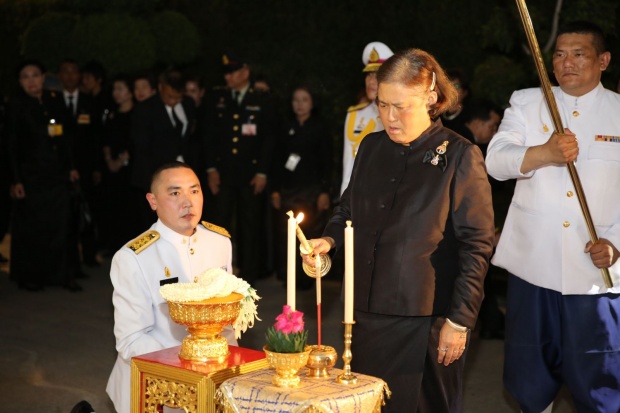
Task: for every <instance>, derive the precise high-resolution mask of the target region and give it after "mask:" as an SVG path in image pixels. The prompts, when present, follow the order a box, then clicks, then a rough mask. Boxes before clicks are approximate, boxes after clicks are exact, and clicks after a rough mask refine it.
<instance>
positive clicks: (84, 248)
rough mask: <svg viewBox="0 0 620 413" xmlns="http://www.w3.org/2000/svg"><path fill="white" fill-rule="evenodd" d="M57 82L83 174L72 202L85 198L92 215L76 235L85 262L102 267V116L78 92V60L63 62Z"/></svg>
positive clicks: (77, 258)
mask: <svg viewBox="0 0 620 413" xmlns="http://www.w3.org/2000/svg"><path fill="white" fill-rule="evenodd" d="M58 80H59V81H60V83H61V84H62V87H63V90H62V95H63V96H64V100H65V106H66V111H67V118H66V119H67V121H66V125H65V126H66V128H67V131H68V133H69V134H70V136H71V137H72V149H73V156H74V160H75V166H76V168H77V170H78V172H79V174H80V180H79V185H76V186H75V188H74V194H73V197H74V199H73V202H74V204H76V205H77V204H78V203H79V202H80V201H79V198H80V197H84V198H85V201H86V202H87V203H88V205H89V208H90V211H91V213H92V215H91V219H92V221H91V223H90V225H86V226H84V227H83V228H79V222H77V221H79V217H76V224H75V226H76V230H75V232H76V233H77V236H78V238H79V244H80V246H81V252H82V254H81V255H82V262H83V263H84V264H86V265H88V266H99V265H100V264H99V262H98V260H97V258H96V256H97V242H98V240H97V220H98V218H99V209H98V204H97V201H98V199H97V191H98V190H99V188H98V186H99V184H100V183H101V170H102V167H103V159H102V156H101V138H102V136H101V134H102V123H101V114H98V113H96V112H95V107H94V101H93V99H92V98H91V97H90V96H89V95H87V94H85V93H83V92H81V91H80V90H79V86H80V82H81V73H80V68H79V66H78V64H77V62H76V61H75V60H72V59H64V60H63V61H62V62H61V63H60V66H59V68H58ZM78 192H81V193H82V194H79V193H78ZM74 206H75V205H74ZM75 215H77V213H76V214H75ZM74 259H75V260H76V261H78V265H79V255H76V256H75V257H74ZM78 276H79V277H84V276H85V274H84V273H83V272H82V271H79V273H78Z"/></svg>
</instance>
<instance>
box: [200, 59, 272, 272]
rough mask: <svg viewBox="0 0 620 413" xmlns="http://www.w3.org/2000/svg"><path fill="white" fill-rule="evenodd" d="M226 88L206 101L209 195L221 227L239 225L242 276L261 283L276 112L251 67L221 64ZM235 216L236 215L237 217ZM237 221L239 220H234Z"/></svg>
mask: <svg viewBox="0 0 620 413" xmlns="http://www.w3.org/2000/svg"><path fill="white" fill-rule="evenodd" d="M222 66H223V70H224V79H225V80H226V87H222V88H217V89H215V90H214V91H213V92H212V93H211V94H210V96H209V98H208V101H207V105H208V106H207V110H208V112H209V116H208V121H207V131H206V137H205V149H206V154H205V157H206V161H207V165H206V167H207V173H208V184H209V190H210V191H211V193H212V194H213V195H214V196H215V200H216V209H217V212H216V216H215V217H214V220H215V221H216V223H217V224H218V225H222V226H223V227H226V228H231V227H232V226H233V225H232V224H233V221H234V222H236V231H237V239H238V240H239V252H240V254H239V255H240V258H241V259H240V262H239V263H238V265H239V267H240V270H241V276H242V277H243V278H244V279H245V280H246V281H248V282H250V283H251V282H252V281H254V280H256V279H257V278H258V275H259V274H258V272H259V262H260V257H259V246H260V239H261V238H260V228H261V219H262V216H263V214H262V208H263V207H264V204H265V201H264V189H265V186H266V185H267V179H268V176H267V174H268V172H269V170H270V168H271V161H272V153H273V150H274V144H275V129H276V128H275V111H274V108H273V104H272V103H271V100H270V98H269V95H268V94H265V93H263V92H260V91H257V90H254V89H253V88H252V87H251V84H250V66H249V65H248V64H247V63H246V62H245V61H244V60H243V59H240V58H237V57H234V56H232V55H224V56H223V58H222ZM235 214H236V215H235ZM233 218H234V219H233Z"/></svg>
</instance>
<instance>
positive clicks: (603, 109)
mask: <svg viewBox="0 0 620 413" xmlns="http://www.w3.org/2000/svg"><path fill="white" fill-rule="evenodd" d="M610 60H611V54H610V52H609V51H608V49H607V47H606V44H605V34H604V33H603V31H602V30H601V28H600V27H598V26H597V25H595V24H593V23H591V22H585V21H577V22H571V23H568V24H567V25H566V26H564V27H562V28H560V29H559V30H558V35H557V37H556V43H555V51H554V53H553V60H552V61H553V73H554V75H555V78H556V80H557V81H558V84H559V87H553V88H552V92H553V98H554V99H555V101H556V103H557V108H558V112H559V114H560V117H561V121H562V125H563V126H564V128H565V129H564V133H557V132H554V131H553V122H552V120H551V117H550V114H549V111H548V110H547V107H546V103H545V100H544V96H543V94H542V92H541V89H540V88H532V89H526V90H519V91H516V92H514V93H513V95H512V97H511V98H510V107H509V108H508V109H506V111H505V112H504V118H503V120H502V122H501V124H500V126H499V132H498V133H497V134H496V135H495V136H494V137H493V139H492V140H491V143H490V144H489V147H488V150H487V158H486V163H487V168H488V171H489V174H490V175H491V176H493V177H494V178H495V179H498V180H506V179H516V180H517V183H516V187H515V192H514V197H513V198H512V203H511V204H510V209H509V211H508V216H507V218H506V223H505V225H504V228H503V231H502V236H501V238H500V240H499V244H498V246H497V251H496V253H495V255H494V257H493V263H494V264H495V265H497V266H499V267H503V268H505V269H506V270H507V271H508V272H510V273H511V275H510V276H509V278H508V296H507V304H506V307H507V313H506V338H505V342H506V346H505V359H504V384H505V386H506V388H507V389H508V391H509V392H510V394H511V395H512V396H513V397H514V398H515V399H516V400H517V401H518V403H519V406H520V408H521V410H522V411H523V412H526V413H538V412H542V411H544V412H551V410H552V407H553V401H554V399H555V397H556V395H557V394H558V392H559V390H560V388H561V387H563V386H566V388H568V390H569V392H570V394H571V395H572V398H573V401H574V403H575V406H576V408H577V411H579V412H607V413H612V412H614V413H615V412H618V411H620V334H618V332H619V331H620V321H619V319H618V314H620V265H619V264H618V262H617V261H618V257H619V256H620V253H619V252H618V247H619V246H620V192H619V191H618V190H617V189H616V188H618V186H620V146H619V145H620V143H618V142H620V117H619V116H618V113H620V95H618V94H616V93H614V92H612V91H610V90H607V89H605V88H604V87H603V85H602V84H601V82H600V81H601V75H602V72H603V71H605V70H606V69H607V67H608V66H609V62H610ZM572 162H574V165H575V167H576V169H577V171H578V173H579V177H580V182H581V185H582V188H583V193H584V194H585V196H586V199H587V202H588V204H589V210H590V212H591V218H592V224H593V225H594V227H595V230H596V232H597V235H598V237H599V239H598V241H597V242H595V243H592V242H591V241H588V240H589V239H590V236H589V230H588V228H587V225H586V222H585V219H584V216H583V214H582V211H581V207H580V200H578V199H577V198H578V197H577V196H576V190H575V188H574V186H573V185H572V183H571V179H570V177H569V171H568V168H567V167H566V163H572ZM602 268H607V269H608V271H609V274H610V277H611V281H612V283H613V286H612V287H608V286H606V285H605V283H604V280H603V278H602V276H601V269H602Z"/></svg>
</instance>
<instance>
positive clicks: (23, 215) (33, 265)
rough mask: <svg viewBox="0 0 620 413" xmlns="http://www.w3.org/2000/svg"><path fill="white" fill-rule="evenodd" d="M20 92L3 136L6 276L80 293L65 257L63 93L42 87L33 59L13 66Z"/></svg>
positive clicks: (69, 174) (71, 175) (69, 241)
mask: <svg viewBox="0 0 620 413" xmlns="http://www.w3.org/2000/svg"><path fill="white" fill-rule="evenodd" d="M17 74H18V80H19V84H20V86H21V87H22V90H21V91H20V93H19V94H18V95H17V96H15V97H14V98H13V99H11V101H10V102H9V108H8V112H7V137H8V146H9V162H10V168H11V182H12V185H11V196H12V197H13V199H14V202H13V205H14V213H13V221H12V225H11V279H12V280H13V281H16V282H17V283H18V285H19V287H20V288H25V289H27V290H33V291H34V290H39V289H42V288H43V287H44V286H47V285H62V286H64V287H65V288H67V289H69V290H70V291H79V290H81V287H80V286H79V285H78V284H77V283H76V282H75V280H74V277H75V271H76V268H74V266H73V265H72V264H71V260H70V259H68V256H69V253H68V251H71V250H72V249H71V248H69V246H74V245H75V242H76V240H75V236H74V234H73V233H72V232H71V222H72V220H71V204H70V197H69V189H70V182H71V181H76V180H77V179H78V178H79V176H78V173H77V171H76V170H75V169H73V161H72V155H71V147H70V139H69V137H68V136H67V134H66V128H65V113H66V110H65V107H64V102H63V99H62V96H61V95H59V94H56V93H55V92H50V91H47V90H44V89H43V82H44V79H45V69H44V67H43V65H41V64H40V63H38V62H36V61H24V62H22V63H21V64H20V65H19V67H18V71H17Z"/></svg>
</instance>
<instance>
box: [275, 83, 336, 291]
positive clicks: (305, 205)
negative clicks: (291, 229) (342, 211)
mask: <svg viewBox="0 0 620 413" xmlns="http://www.w3.org/2000/svg"><path fill="white" fill-rule="evenodd" d="M291 106H292V112H293V116H292V119H291V120H289V122H287V123H285V124H284V127H283V128H282V129H281V132H280V134H279V136H278V141H277V145H276V156H275V158H274V164H273V172H272V173H271V176H272V185H271V190H272V192H271V204H272V206H273V208H274V210H275V217H274V223H275V225H276V231H275V232H276V234H275V235H276V248H275V250H276V262H277V265H276V268H277V277H278V279H280V280H282V281H285V280H286V229H287V226H286V222H287V219H288V216H287V215H286V212H287V211H289V210H292V211H293V212H294V213H295V214H298V213H299V212H303V213H304V220H303V221H302V222H301V223H300V227H301V228H302V230H303V231H304V234H305V235H306V236H307V237H313V238H317V237H319V236H320V235H321V232H322V231H323V228H324V227H325V224H326V223H327V218H328V215H327V214H328V211H329V208H330V195H329V192H330V187H329V184H330V178H331V153H332V151H331V139H330V135H329V133H328V129H327V127H326V125H325V122H324V121H323V120H322V119H321V118H320V117H319V116H318V114H317V103H316V97H315V95H314V94H313V93H312V91H311V89H310V88H309V87H308V86H305V85H301V86H298V87H296V88H295V89H294V90H293V93H292V98H291ZM298 258H299V263H298V264H297V267H296V268H297V283H296V285H297V286H298V287H299V288H302V289H304V288H310V287H311V286H312V285H314V283H313V282H312V279H311V278H310V277H308V276H307V275H306V274H305V273H304V271H303V270H302V267H301V257H298Z"/></svg>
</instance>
